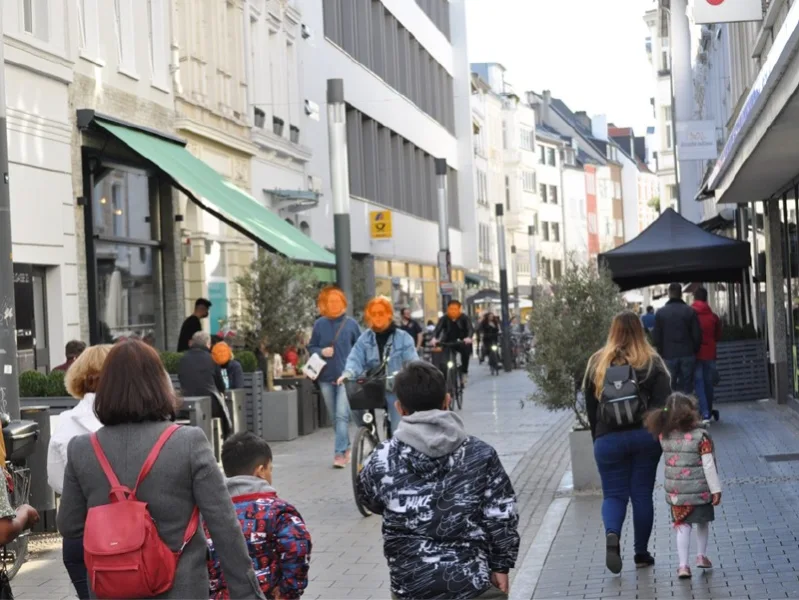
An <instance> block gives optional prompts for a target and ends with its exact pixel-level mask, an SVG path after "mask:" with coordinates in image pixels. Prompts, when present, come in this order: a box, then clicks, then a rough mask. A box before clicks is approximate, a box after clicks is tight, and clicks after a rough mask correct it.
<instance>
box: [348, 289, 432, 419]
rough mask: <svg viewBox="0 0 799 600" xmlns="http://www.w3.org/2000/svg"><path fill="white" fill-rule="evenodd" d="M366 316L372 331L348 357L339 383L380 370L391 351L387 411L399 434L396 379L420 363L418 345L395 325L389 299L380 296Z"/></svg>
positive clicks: (388, 368)
mask: <svg viewBox="0 0 799 600" xmlns="http://www.w3.org/2000/svg"><path fill="white" fill-rule="evenodd" d="M364 316H365V318H366V324H367V325H368V326H369V329H367V330H366V331H364V332H363V333H362V334H361V337H359V338H358V341H357V342H355V346H353V347H352V350H351V351H350V355H349V356H348V357H347V364H346V365H345V366H344V373H342V375H341V377H340V378H339V380H338V382H337V383H338V385H342V384H343V383H344V382H345V381H347V380H351V379H355V378H357V377H361V376H363V375H366V374H367V373H369V372H370V371H373V370H375V369H377V368H379V367H380V366H381V365H382V364H383V360H384V358H385V352H386V350H388V352H389V355H388V360H387V361H386V363H387V364H386V367H387V368H386V375H387V380H386V410H387V411H388V414H389V418H390V420H391V431H396V430H397V427H399V423H400V415H399V412H397V407H396V406H395V404H396V400H397V398H396V396H395V395H394V393H393V385H394V375H395V374H396V373H398V372H399V370H400V369H402V367H403V366H404V365H406V364H407V363H410V362H413V361H415V360H419V355H418V354H417V353H416V342H415V341H414V339H413V338H412V337H411V336H410V335H408V334H407V333H406V332H404V331H403V330H402V329H400V328H398V327H397V325H396V324H395V323H394V307H393V306H392V305H391V301H390V300H389V299H388V298H385V297H384V296H378V297H377V298H372V299H371V300H369V303H368V304H367V305H366V311H365V315H364ZM359 421H360V419H359V416H358V415H356V422H359Z"/></svg>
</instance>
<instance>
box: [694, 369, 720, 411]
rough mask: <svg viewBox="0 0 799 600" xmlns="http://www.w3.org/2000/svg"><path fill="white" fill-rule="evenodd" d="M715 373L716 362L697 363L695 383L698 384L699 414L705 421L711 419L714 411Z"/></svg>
mask: <svg viewBox="0 0 799 600" xmlns="http://www.w3.org/2000/svg"><path fill="white" fill-rule="evenodd" d="M715 373H716V361H715V360H698V361H696V371H695V373H694V383H695V384H696V397H697V398H698V399H699V413H700V414H701V415H702V418H703V419H709V418H710V411H711V410H712V409H713V376H714V375H715Z"/></svg>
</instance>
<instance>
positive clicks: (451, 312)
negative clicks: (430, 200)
mask: <svg viewBox="0 0 799 600" xmlns="http://www.w3.org/2000/svg"><path fill="white" fill-rule="evenodd" d="M447 316H448V317H449V318H450V319H452V320H453V321H454V320H456V319H457V318H458V317H460V316H461V307H460V306H458V305H457V304H450V305H449V306H448V307H447Z"/></svg>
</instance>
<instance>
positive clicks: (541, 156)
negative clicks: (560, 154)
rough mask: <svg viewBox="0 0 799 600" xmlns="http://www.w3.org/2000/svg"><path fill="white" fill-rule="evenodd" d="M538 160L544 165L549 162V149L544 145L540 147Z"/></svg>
mask: <svg viewBox="0 0 799 600" xmlns="http://www.w3.org/2000/svg"><path fill="white" fill-rule="evenodd" d="M538 162H539V163H541V164H542V165H545V164H546V163H547V149H546V148H544V147H543V146H539V147H538Z"/></svg>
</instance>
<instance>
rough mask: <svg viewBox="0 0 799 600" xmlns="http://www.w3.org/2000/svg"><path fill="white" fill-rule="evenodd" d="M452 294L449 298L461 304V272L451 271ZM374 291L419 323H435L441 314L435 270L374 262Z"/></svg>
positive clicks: (464, 285)
mask: <svg viewBox="0 0 799 600" xmlns="http://www.w3.org/2000/svg"><path fill="white" fill-rule="evenodd" d="M452 280H453V283H454V284H455V293H454V294H453V295H452V297H453V298H454V299H456V300H460V301H461V302H463V300H464V293H465V289H466V283H465V275H464V272H463V270H462V269H455V268H453V269H452ZM375 291H376V293H377V294H379V295H381V296H386V297H388V298H391V299H392V301H393V302H394V306H395V307H396V308H397V309H400V308H410V309H411V315H412V316H413V317H414V318H415V319H418V320H419V321H424V322H425V323H426V322H427V321H434V322H436V321H438V317H439V316H440V314H441V292H440V290H439V279H438V267H437V266H434V265H420V264H415V263H407V262H402V261H387V260H380V259H375Z"/></svg>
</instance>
